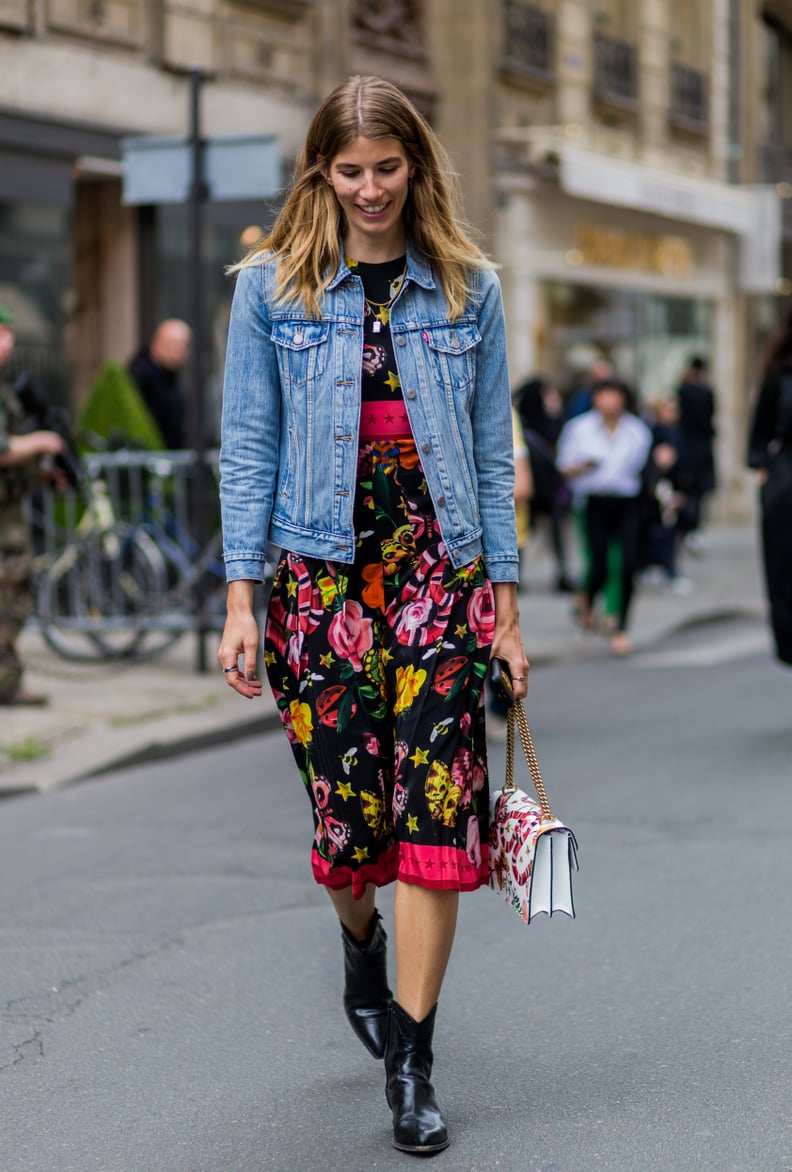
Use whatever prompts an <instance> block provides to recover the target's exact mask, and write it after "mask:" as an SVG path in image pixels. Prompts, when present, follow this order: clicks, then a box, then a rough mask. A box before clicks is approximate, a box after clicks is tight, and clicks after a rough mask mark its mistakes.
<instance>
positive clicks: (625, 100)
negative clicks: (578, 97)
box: [593, 32, 638, 110]
mask: <svg viewBox="0 0 792 1172" xmlns="http://www.w3.org/2000/svg"><path fill="white" fill-rule="evenodd" d="M593 48H594V83H593V89H594V98H595V100H596V101H598V102H602V103H605V104H606V105H609V106H617V107H620V108H621V109H624V110H634V109H635V108H636V107H637V104H638V62H637V53H636V49H635V45H634V44H632V42H630V41H623V40H620V39H619V38H618V37H611V36H607V35H606V34H605V33H601V32H595V34H594V46H593Z"/></svg>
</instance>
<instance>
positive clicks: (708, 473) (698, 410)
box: [677, 357, 715, 552]
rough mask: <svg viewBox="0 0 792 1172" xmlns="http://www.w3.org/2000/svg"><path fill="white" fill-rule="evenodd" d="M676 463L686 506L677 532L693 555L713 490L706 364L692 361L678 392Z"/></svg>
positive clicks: (711, 417)
mask: <svg viewBox="0 0 792 1172" xmlns="http://www.w3.org/2000/svg"><path fill="white" fill-rule="evenodd" d="M677 402H678V403H679V459H678V464H677V476H678V480H679V487H680V490H681V491H682V492H683V493H684V494H685V505H684V508H683V509H682V511H681V513H680V516H679V528H680V531H681V533H682V534H683V536H684V537H685V538H686V539H687V540H686V544H687V545H688V548H690V549H692V550H693V552H696V550H697V546H698V544H699V540H700V537H699V531H700V529H701V523H702V506H703V503H704V500H705V498H706V497H707V496H708V495H709V494H710V493H711V492H713V491H714V489H715V451H714V440H715V393H714V391H713V389H712V386H711V385H710V382H709V373H708V366H707V361H706V359H704V358H698V357H697V358H692V359H691V360H690V365H689V366H688V369H687V370H686V371H685V374H684V376H683V378H682V382H681V383H680V385H679V387H678V388H677Z"/></svg>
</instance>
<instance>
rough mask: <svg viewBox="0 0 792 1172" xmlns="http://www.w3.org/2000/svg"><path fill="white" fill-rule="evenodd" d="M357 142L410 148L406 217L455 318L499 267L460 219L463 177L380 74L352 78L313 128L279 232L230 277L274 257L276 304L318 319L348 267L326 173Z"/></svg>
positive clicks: (276, 228) (321, 112) (338, 214)
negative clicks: (292, 305) (390, 141)
mask: <svg viewBox="0 0 792 1172" xmlns="http://www.w3.org/2000/svg"><path fill="white" fill-rule="evenodd" d="M356 138H395V139H398V141H399V142H400V143H401V145H402V147H403V148H404V152H405V154H406V155H407V159H408V162H409V163H410V164H411V165H412V167H413V168H414V171H413V178H412V180H411V183H410V191H409V195H408V197H407V202H406V203H405V205H404V211H403V216H404V226H405V230H406V233H407V237H408V239H409V240H410V241H411V242H412V243H413V244H414V245H415V247H416V248H417V249H418V250H419V251H420V252H421V253H423V255H424V256H425V257H426V258H427V259H428V260H429V261H431V263H432V265H433V267H434V270H435V273H436V275H437V278H438V280H439V282H440V287H441V289H442V290H443V293H444V295H445V298H446V301H447V302H448V309H449V315H450V317H451V318H452V319H453V318H456V317H459V315H460V314H461V313H462V311H463V309H464V307H465V303H466V301H467V298H468V295H469V293H470V276H471V270H473V269H485V268H494V267H495V266H494V265H493V264H492V262H491V261H490V260H489V259H488V258H487V257H486V256H485V255H484V253H483V252H482V251H481V249H480V248H478V246H477V245H476V244H475V243H474V242H473V240H472V238H471V237H472V230H471V228H470V227H469V226H468V225H467V224H466V223H465V221H464V219H463V218H462V216H461V213H460V207H461V199H460V197H459V191H458V186H457V182H456V176H455V175H454V172H453V168H452V166H451V162H450V159H449V156H448V154H447V153H446V151H445V149H444V147H443V146H442V145H441V143H440V141H439V140H438V138H437V135H436V134H435V133H434V131H433V130H432V129H431V127H430V126H429V125H428V123H427V122H426V121H425V120H424V119H423V118H422V117H421V115H420V114H419V113H418V111H417V110H416V109H415V107H414V106H413V105H412V103H411V102H410V101H409V99H408V98H407V97H406V96H405V95H404V94H403V93H402V91H401V90H400V89H398V87H397V86H395V85H392V84H391V83H390V82H388V81H385V80H383V79H382V78H381V77H368V76H357V75H356V76H354V77H350V78H348V79H347V80H346V81H345V82H342V84H341V85H339V86H337V88H336V89H334V90H333V92H332V93H331V94H330V95H329V96H328V97H327V98H326V99H325V101H324V102H323V103H322V105H321V106H320V107H319V109H318V110H317V112H316V114H315V115H314V117H313V121H312V122H311V125H310V127H309V128H308V134H307V135H306V139H305V142H304V144H303V147H302V150H301V152H300V155H299V158H298V160H297V165H296V168H295V174H294V180H293V182H292V186H291V189H290V191H289V194H288V196H287V199H286V203H285V204H284V206H283V208H282V209H281V211H280V213H279V215H278V217H277V219H276V221H275V224H274V225H273V228H272V231H271V232H270V233H269V235H268V236H267V237H266V238H265V239H264V240H262V241H260V243H259V244H257V245H256V247H255V248H254V249H253V250H252V251H251V252H250V253H248V255H247V256H246V257H245V258H244V260H242V261H241V262H240V264H238V265H235V266H233V267H232V270H231V271H234V269H240V268H244V267H247V266H249V265H254V264H261V263H263V261H265V260H266V259H268V258H269V257H270V256H272V255H273V254H274V255H275V256H276V257H277V270H276V278H275V297H276V300H277V301H278V302H279V303H283V302H292V301H300V302H302V304H303V306H304V308H305V310H306V311H307V312H308V313H309V314H310V315H311V316H312V317H321V315H322V314H321V308H320V301H321V299H322V295H323V293H324V291H325V289H326V288H327V286H328V285H329V283H330V281H331V280H332V278H333V276H334V275H335V273H336V271H337V269H338V266H339V264H340V262H341V250H340V247H339V235H341V234H343V225H344V219H343V213H342V211H341V206H340V204H339V203H338V200H337V199H336V196H335V194H334V192H333V190H332V188H331V187H330V186H329V184H328V183H327V181H326V179H325V174H324V173H325V171H326V170H327V168H328V167H329V165H330V164H331V163H332V161H333V159H334V158H335V157H336V155H337V154H338V153H339V152H340V151H342V150H344V148H345V147H347V146H349V144H350V143H352V142H354V141H355V139H356Z"/></svg>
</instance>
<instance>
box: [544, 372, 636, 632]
mask: <svg viewBox="0 0 792 1172" xmlns="http://www.w3.org/2000/svg"><path fill="white" fill-rule="evenodd" d="M631 398H632V393H631V391H630V388H629V387H628V386H627V384H626V383H624V382H622V381H621V380H620V379H617V378H605V379H603V380H602V381H601V382H598V383H595V384H594V386H593V387H592V388H591V401H592V409H591V410H590V411H587V412H585V414H583V415H579V416H577V417H576V418H575V419H571V420H570V421H569V422H568V423H567V424H566V425H565V426H564V429H563V431H562V432H561V436H560V439H559V443H558V466H559V468H560V470H561V472H562V473H563V474H564V476H566V477H567V479H568V480H569V481H570V482H571V483H572V485H573V488H574V491H575V493H576V494H577V495H578V496H579V497H582V498H583V499H584V501H585V505H584V510H585V511H584V518H585V528H586V536H587V539H588V547H589V554H590V568H589V571H588V574H587V580H586V582H585V588H584V590H583V592H582V595H581V598H580V615H579V617H580V622H581V626H583V627H584V629H590V628H592V627H593V625H594V604H595V602H596V600H597V597H598V595H599V594H600V592H601V591H602V589H603V588H604V586H605V582H606V579H607V574H608V547H609V545H610V543H611V541H613V540H615V541H617V542H618V544H619V548H620V552H621V596H620V606H619V613H618V616H617V621H616V629H615V630H614V631H613V633H612V635H611V640H610V645H611V650H612V651H613V653H614V654H615V655H626V654H628V653H629V651H630V640H629V638H628V636H627V622H628V618H629V612H630V604H631V602H632V596H633V588H634V579H635V573H636V570H637V566H638V556H639V543H640V524H641V513H640V494H641V476H642V472H643V469H644V466H645V464H646V461H647V457H648V456H649V451H650V448H651V446H652V435H651V432H650V431H649V428H648V427H647V426H646V424H645V423H644V422H643V421H642V420H640V419H638V417H637V416H635V415H633V414H632V413H631V412H630V411H629V410H628V408H629V405H630V403H631Z"/></svg>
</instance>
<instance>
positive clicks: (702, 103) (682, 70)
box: [669, 61, 708, 134]
mask: <svg viewBox="0 0 792 1172" xmlns="http://www.w3.org/2000/svg"><path fill="white" fill-rule="evenodd" d="M669 114H670V118H671V125H672V126H674V127H675V128H676V129H678V130H688V131H691V132H692V133H694V134H706V133H707V128H708V117H707V78H706V77H705V75H704V74H703V73H702V72H701V70H700V69H691V67H690V66H689V65H681V64H680V63H679V62H678V61H672V62H671V105H670V110H669Z"/></svg>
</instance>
